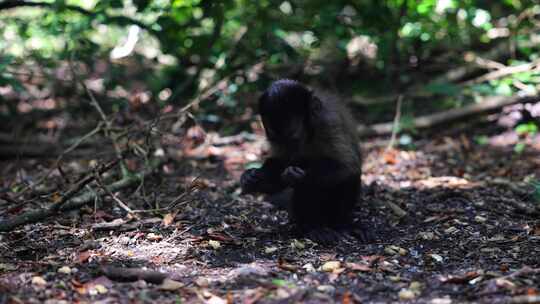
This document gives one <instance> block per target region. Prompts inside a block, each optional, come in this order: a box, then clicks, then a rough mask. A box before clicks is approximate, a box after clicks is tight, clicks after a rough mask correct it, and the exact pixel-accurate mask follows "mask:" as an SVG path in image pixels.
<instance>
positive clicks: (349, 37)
mask: <svg viewBox="0 0 540 304" xmlns="http://www.w3.org/2000/svg"><path fill="white" fill-rule="evenodd" d="M0 37H1V39H0V116H2V118H1V119H2V123H1V124H0V140H1V141H0V143H2V148H0V155H3V156H4V157H8V158H13V157H17V156H23V155H28V156H54V155H58V154H63V153H62V151H65V149H66V148H68V147H69V146H70V145H72V144H73V141H75V142H77V138H78V137H80V136H81V135H82V134H88V132H90V131H92V130H94V131H95V132H94V133H100V132H102V131H104V130H105V129H107V130H108V131H107V130H105V131H106V132H105V133H107V132H108V134H109V135H110V133H111V132H112V133H114V132H119V131H118V130H115V129H114V128H125V130H124V133H125V134H133V132H134V130H144V129H145V130H150V129H149V128H148V126H149V124H150V122H152V121H153V122H154V123H156V121H157V120H159V121H160V122H161V121H163V120H165V119H169V121H170V124H169V125H167V126H166V127H165V128H161V129H159V130H161V131H167V134H164V133H161V134H160V136H161V137H160V140H161V141H162V143H163V139H164V138H165V139H167V140H166V141H167V142H168V143H173V146H174V149H171V150H170V151H171V153H172V154H171V155H173V156H176V157H178V158H180V157H183V156H185V155H186V153H187V154H189V155H192V156H193V155H199V156H201V155H202V156H201V157H208V156H209V155H210V156H212V155H214V154H215V153H217V152H215V149H214V150H210V151H209V150H208V149H206V150H204V149H203V150H204V151H203V150H201V149H199V150H193V149H194V147H196V146H198V145H200V144H201V143H203V142H205V141H207V135H208V134H213V136H214V137H212V138H214V140H217V141H219V140H222V139H219V138H221V137H224V138H225V139H224V142H227V143H228V142H229V141H231V140H233V141H232V142H234V140H236V141H244V140H253V139H254V138H255V137H256V136H260V135H262V132H261V128H260V125H259V124H258V122H257V117H256V115H255V114H256V107H255V105H256V100H257V97H258V95H259V94H260V92H261V91H262V90H263V89H264V88H265V87H267V86H268V84H269V83H270V82H271V81H272V80H275V79H279V78H293V79H297V80H300V81H302V82H304V83H306V84H308V85H310V86H311V87H313V88H315V89H320V90H323V91H327V92H330V93H332V94H334V95H336V96H338V97H339V98H340V99H341V100H342V101H343V102H344V103H347V104H348V105H349V106H350V108H351V110H352V112H353V113H354V115H355V116H356V118H357V121H358V133H359V135H360V136H361V138H363V141H364V142H365V143H366V145H367V147H370V145H373V146H386V145H388V144H390V146H392V147H399V148H403V149H415V147H417V145H418V143H419V142H421V140H425V139H430V138H433V136H434V135H436V136H438V135H443V136H450V138H452V137H454V136H455V135H456V134H463V132H465V133H466V134H467V135H468V137H467V138H468V140H470V141H471V142H472V143H474V144H477V145H498V146H504V147H507V148H509V149H512V150H514V152H515V153H522V152H524V151H530V152H531V153H536V152H537V151H538V149H539V145H540V144H539V143H538V142H539V140H538V138H539V137H538V125H539V117H540V106H539V104H538V100H537V99H536V96H537V92H538V89H539V88H540V65H539V64H540V57H539V54H540V43H539V42H540V4H538V3H537V2H536V1H532V0H531V1H528V0H504V1H482V0H469V1H457V0H422V1H416V0H387V1H368V0H359V1H318V0H312V1H301V0H298V1H296V0H294V1H293V0H291V1H271V0H263V1H243V0H219V1H200V0H172V1H168V0H156V1H151V0H132V1H127V0H126V1H122V0H104V1H76V0H72V1H66V0H58V1H16V0H8V1H2V2H0ZM97 104H99V109H98V108H97V107H96V105H97ZM171 118H172V119H171ZM98 123H103V124H105V125H107V127H106V128H101V127H100V126H98V127H100V128H98V129H99V130H96V129H95V128H96V126H97V125H98ZM154 131H155V130H154ZM130 132H132V133H130ZM124 133H122V132H120V133H119V134H120V135H122V134H123V135H122V136H124V135H125V134H124ZM120 135H119V136H120ZM154 135H155V134H154ZM164 135H168V136H169V137H165V136H164ZM122 136H120V137H122ZM230 136H233V137H231V138H229V137H230ZM234 136H236V137H234ZM254 136H255V137H254ZM88 137H90V136H88ZM136 137H137V136H135V135H134V136H133V138H136ZM123 138H124V139H125V138H128V141H129V138H130V137H129V135H128V136H127V137H126V136H124V137H123ZM373 138H375V139H373ZM65 139H71V141H67V142H66V141H65ZM79 139H80V138H79ZM86 139H87V138H83V140H81V143H82V142H83V141H85V140H86ZM139 139H140V138H139ZM389 140H390V141H391V142H390V143H388V141H389ZM36 142H39V143H41V142H43V143H44V144H43V145H35V144H33V145H31V146H28V144H27V143H36ZM126 142H127V141H126ZM22 143H25V144H22ZM45 143H48V144H45ZM119 145H122V143H119ZM59 147H61V148H62V149H60V150H57V149H59ZM186 147H188V148H189V149H188V150H189V151H190V152H186V151H185V148H186ZM77 148H80V147H79V146H77ZM153 148H155V147H153ZM71 150H75V154H76V151H77V150H79V149H74V148H73V149H71ZM71 150H70V152H71ZM116 150H118V151H119V150H120V149H116ZM118 151H117V152H118ZM99 153H102V154H107V153H110V151H109V152H107V151H99V152H98V154H97V155H100V154H99ZM201 153H202V154H201ZM255 154H256V153H255ZM81 155H84V153H83V154H81ZM246 155H247V156H246ZM218 156H219V155H218ZM239 157H240V158H241V159H240V160H237V162H235V163H241V164H244V163H245V162H246V161H247V162H249V161H253V160H255V159H256V158H257V157H255V156H254V155H250V154H249V153H248V154H242V155H241V156H239ZM218 158H219V157H218Z"/></svg>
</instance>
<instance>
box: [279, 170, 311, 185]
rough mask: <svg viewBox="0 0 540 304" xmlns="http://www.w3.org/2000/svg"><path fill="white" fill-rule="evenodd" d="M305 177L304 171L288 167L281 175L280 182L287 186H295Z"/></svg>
mask: <svg viewBox="0 0 540 304" xmlns="http://www.w3.org/2000/svg"><path fill="white" fill-rule="evenodd" d="M304 177H306V171H304V170H303V169H302V168H300V167H295V166H290V167H287V168H285V170H283V173H281V180H282V181H283V182H284V183H285V184H287V185H288V186H294V185H297V184H298V183H299V182H300V181H301V180H303V179H304Z"/></svg>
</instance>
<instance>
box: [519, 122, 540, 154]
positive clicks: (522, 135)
mask: <svg viewBox="0 0 540 304" xmlns="http://www.w3.org/2000/svg"><path fill="white" fill-rule="evenodd" d="M514 131H515V132H516V133H517V134H518V135H519V140H518V142H517V143H516V145H515V146H514V151H515V152H516V153H522V152H523V150H525V147H526V139H527V138H529V137H533V136H535V135H536V134H537V133H538V126H537V125H536V124H535V123H534V122H528V123H523V124H519V125H517V126H516V127H515V128H514Z"/></svg>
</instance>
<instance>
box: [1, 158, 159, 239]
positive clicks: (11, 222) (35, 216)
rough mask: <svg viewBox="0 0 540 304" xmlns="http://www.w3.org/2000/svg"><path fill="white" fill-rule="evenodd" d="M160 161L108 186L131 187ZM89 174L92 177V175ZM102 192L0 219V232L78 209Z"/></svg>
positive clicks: (117, 187) (115, 187) (117, 188)
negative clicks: (11, 217) (10, 217)
mask: <svg viewBox="0 0 540 304" xmlns="http://www.w3.org/2000/svg"><path fill="white" fill-rule="evenodd" d="M116 162H118V160H115V163H116ZM160 163H161V162H160V161H156V163H155V164H153V166H151V167H150V168H147V169H146V170H144V171H143V172H140V173H137V174H133V175H130V176H128V177H126V178H123V179H121V180H119V181H117V182H114V183H112V184H110V185H108V188H109V189H110V190H111V191H118V190H120V189H123V188H126V187H131V186H133V185H134V184H135V183H137V182H139V181H140V180H141V179H142V178H143V177H145V176H147V175H149V174H151V173H152V172H153V170H154V169H155V168H156V167H157V166H159V164H160ZM91 176H92V177H93V175H91ZM104 194H105V192H104V191H103V190H98V191H87V192H84V193H83V194H81V195H79V196H76V197H72V198H71V199H69V200H65V203H63V204H62V205H61V206H59V207H56V208H53V207H54V206H58V204H55V205H54V206H53V207H49V208H43V209H37V210H32V211H29V212H26V213H24V214H21V215H19V216H17V217H15V218H13V219H8V220H3V221H0V232H6V231H11V230H12V229H13V228H16V227H19V226H22V225H25V224H29V223H35V222H38V221H41V220H44V219H47V218H49V217H51V216H53V215H55V214H57V213H58V212H66V211H70V210H76V209H79V208H81V207H82V206H84V205H86V204H88V203H89V202H92V201H93V200H94V199H95V198H97V197H99V196H102V195H104Z"/></svg>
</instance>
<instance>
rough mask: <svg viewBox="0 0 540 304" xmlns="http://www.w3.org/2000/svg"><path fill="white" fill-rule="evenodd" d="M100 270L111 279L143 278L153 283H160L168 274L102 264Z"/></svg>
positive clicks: (136, 279) (133, 279)
mask: <svg viewBox="0 0 540 304" xmlns="http://www.w3.org/2000/svg"><path fill="white" fill-rule="evenodd" d="M101 272H102V273H103V274H104V275H105V276H106V277H108V278H109V279H111V280H113V281H120V282H135V281H138V280H143V281H146V282H149V283H153V284H161V283H162V282H163V280H165V279H166V278H167V277H168V276H169V275H168V274H166V273H163V272H159V271H155V270H149V269H143V268H127V267H116V266H103V267H102V268H101Z"/></svg>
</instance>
